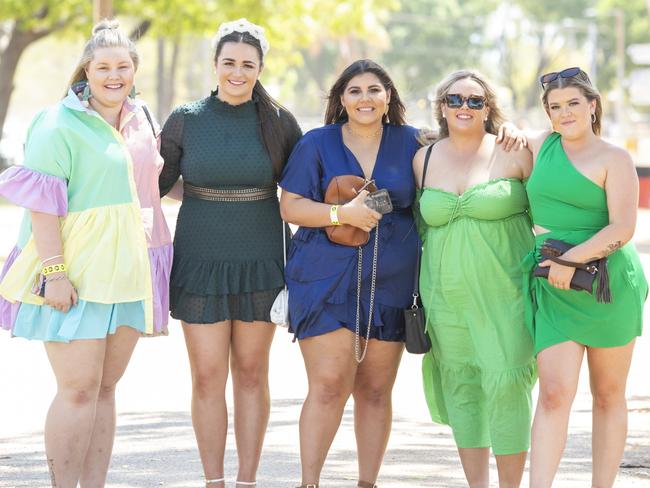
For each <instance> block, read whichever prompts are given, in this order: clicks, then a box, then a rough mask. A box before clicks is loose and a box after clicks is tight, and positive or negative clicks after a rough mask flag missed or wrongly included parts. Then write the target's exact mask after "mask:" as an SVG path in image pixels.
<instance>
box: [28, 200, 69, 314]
mask: <svg viewBox="0 0 650 488" xmlns="http://www.w3.org/2000/svg"><path fill="white" fill-rule="evenodd" d="M31 218H32V233H33V234H34V243H35V244H36V250H37V251H38V255H39V257H40V258H41V261H47V263H46V264H47V265H54V264H61V263H63V257H58V258H56V259H49V258H52V257H53V256H60V255H61V254H63V243H62V242H61V230H60V224H59V217H57V216H56V215H50V214H46V213H41V212H31ZM63 275H65V273H53V274H50V275H48V277H47V279H48V280H49V281H46V285H45V297H44V298H45V304H46V305H49V306H51V307H52V308H55V309H57V310H59V311H61V312H67V311H68V310H69V309H70V306H71V305H76V304H77V293H76V292H75V290H74V288H73V286H72V284H71V283H70V281H68V279H67V277H66V278H63V279H61V277H62V276H63Z"/></svg>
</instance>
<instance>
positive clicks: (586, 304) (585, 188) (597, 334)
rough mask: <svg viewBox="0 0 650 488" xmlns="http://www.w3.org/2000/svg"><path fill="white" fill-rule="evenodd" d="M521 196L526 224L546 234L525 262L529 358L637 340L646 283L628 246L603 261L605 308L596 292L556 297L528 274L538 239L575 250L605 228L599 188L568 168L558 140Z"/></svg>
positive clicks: (547, 145) (550, 142)
mask: <svg viewBox="0 0 650 488" xmlns="http://www.w3.org/2000/svg"><path fill="white" fill-rule="evenodd" d="M527 190H528V199H529V200H530V207H531V210H532V216H533V221H534V222H535V224H537V225H539V226H541V227H543V228H544V229H546V230H548V231H550V232H548V233H545V234H540V235H538V236H536V238H535V243H536V248H535V252H534V253H533V252H531V253H530V254H529V255H528V256H527V257H526V259H525V260H524V269H525V270H526V274H525V277H526V281H525V284H524V286H525V290H526V298H527V300H526V305H527V308H526V310H527V324H528V327H529V330H530V333H531V334H532V336H533V338H534V340H535V352H536V353H538V352H540V351H541V350H542V349H545V348H547V347H550V346H553V345H555V344H559V343H561V342H566V341H574V342H577V343H579V344H584V345H585V346H590V347H614V346H622V345H625V344H627V343H628V342H630V341H631V340H632V339H634V338H635V337H636V336H640V335H641V330H642V327H643V304H644V302H645V299H646V297H647V294H648V283H647V281H646V278H645V275H644V274H643V267H642V266H641V262H640V261H639V256H638V254H637V252H636V249H635V248H634V245H633V244H631V243H628V244H626V245H625V246H623V247H622V248H621V249H619V250H618V251H616V252H614V253H612V254H610V255H609V256H608V257H607V261H608V266H607V267H608V272H609V286H610V289H611V294H612V302H611V303H598V302H597V301H596V295H595V293H594V294H593V295H592V294H589V293H587V292H584V291H576V290H560V289H558V288H555V287H553V286H551V285H550V284H549V282H548V280H546V279H544V278H534V277H532V275H531V273H532V270H533V269H534V268H535V266H536V265H537V263H538V262H539V261H540V257H541V256H540V254H539V248H540V247H541V245H542V244H543V243H544V240H545V239H547V238H551V239H560V240H562V241H565V242H568V243H570V244H574V245H577V244H580V243H582V242H584V241H586V240H588V239H590V238H591V237H592V236H593V235H594V234H596V233H597V232H598V231H600V230H601V229H602V228H603V227H605V226H607V225H608V224H609V212H608V210H607V194H606V192H605V189H604V188H601V187H600V186H598V185H597V184H596V183H594V182H593V181H591V180H590V179H589V178H587V177H586V176H584V175H583V174H582V173H580V172H579V171H578V170H577V169H576V167H575V166H573V163H571V161H570V160H569V158H568V157H567V155H566V153H565V152H564V148H563V147H562V140H561V137H560V134H558V133H553V134H551V135H550V136H549V137H548V138H547V139H546V141H544V144H543V145H542V148H541V149H540V152H539V155H538V156H537V161H536V163H535V168H534V169H533V172H532V174H531V175H530V179H529V181H528V186H527ZM596 281H597V280H596ZM594 286H596V282H594Z"/></svg>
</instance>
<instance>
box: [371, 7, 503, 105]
mask: <svg viewBox="0 0 650 488" xmlns="http://www.w3.org/2000/svg"><path fill="white" fill-rule="evenodd" d="M498 3H499V2H498V0H463V1H460V0H408V1H403V2H402V8H401V9H400V11H399V13H397V14H395V15H393V16H391V18H390V19H389V22H388V24H387V31H388V33H389V36H390V48H389V49H388V50H387V51H386V52H385V53H384V54H383V55H382V56H381V59H380V61H381V62H382V63H384V64H385V65H386V67H387V68H388V69H390V71H391V74H392V76H393V78H394V79H395V82H396V84H397V85H398V86H399V88H400V91H401V95H402V97H403V98H405V97H409V98H412V99H426V97H427V96H428V94H429V92H430V91H431V89H432V87H433V86H435V85H436V84H437V83H438V82H439V81H440V80H441V79H442V78H443V77H444V76H445V75H446V74H447V73H449V72H450V71H453V70H456V69H460V68H467V67H477V66H478V65H479V64H480V60H481V56H482V54H483V52H484V51H485V49H486V48H489V47H490V46H487V45H486V37H485V35H484V30H485V27H486V25H487V22H488V19H489V15H490V13H491V12H492V11H493V10H494V9H495V8H496V6H497V4H498Z"/></svg>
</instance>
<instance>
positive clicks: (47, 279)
mask: <svg viewBox="0 0 650 488" xmlns="http://www.w3.org/2000/svg"><path fill="white" fill-rule="evenodd" d="M67 279H68V276H67V275H64V274H63V275H59V276H55V277H53V278H46V279H45V283H50V282H51V281H60V280H67Z"/></svg>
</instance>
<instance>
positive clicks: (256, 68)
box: [215, 42, 262, 105]
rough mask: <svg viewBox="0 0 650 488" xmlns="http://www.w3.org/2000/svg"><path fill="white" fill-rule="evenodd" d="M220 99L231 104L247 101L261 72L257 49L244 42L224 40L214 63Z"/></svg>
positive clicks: (260, 61)
mask: <svg viewBox="0 0 650 488" xmlns="http://www.w3.org/2000/svg"><path fill="white" fill-rule="evenodd" d="M215 68H216V73H217V82H218V84H219V94H218V97H219V99H220V100H223V101H224V102H227V103H229V104H231V105H239V104H241V103H244V102H247V101H248V100H250V99H251V97H252V96H253V88H254V87H255V82H256V81H257V79H258V78H259V76H260V73H261V72H262V60H261V59H260V56H259V52H258V50H257V49H256V48H255V47H254V46H251V45H250V44H246V43H244V42H226V43H225V44H224V45H223V47H222V48H221V52H220V53H219V57H218V58H217V61H216V63H215Z"/></svg>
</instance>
